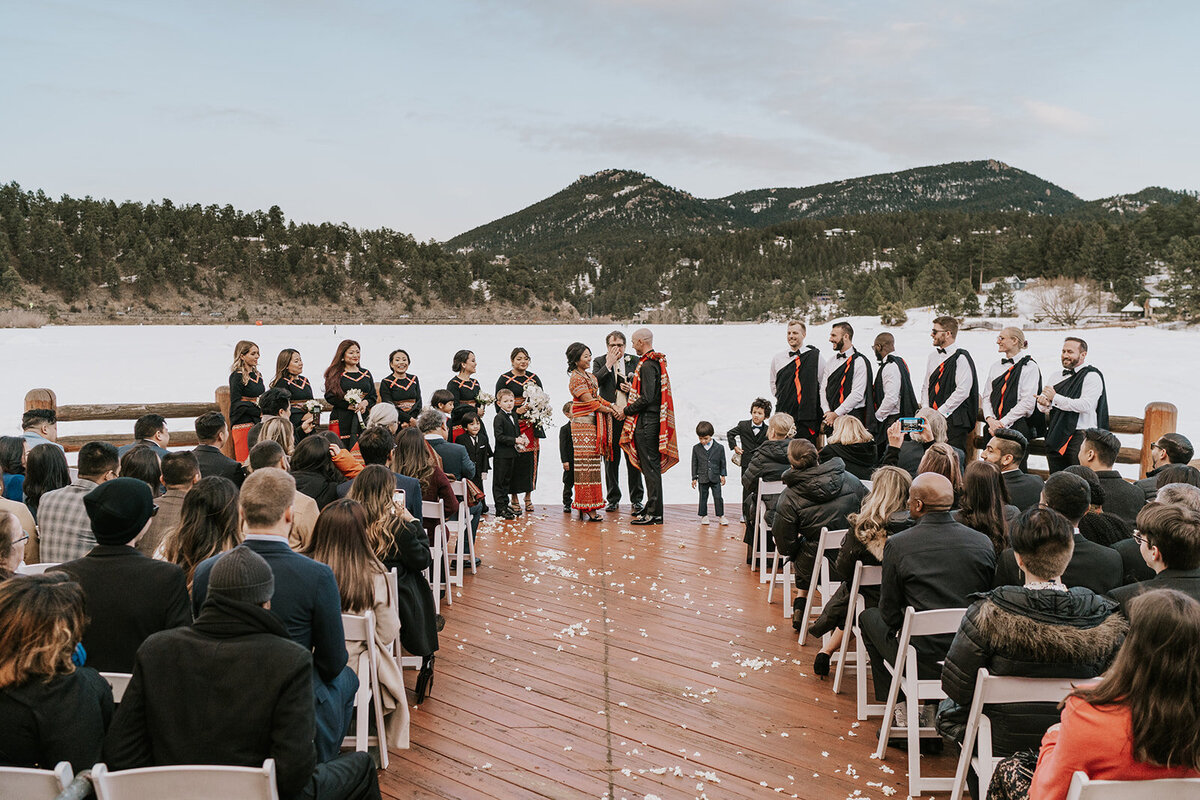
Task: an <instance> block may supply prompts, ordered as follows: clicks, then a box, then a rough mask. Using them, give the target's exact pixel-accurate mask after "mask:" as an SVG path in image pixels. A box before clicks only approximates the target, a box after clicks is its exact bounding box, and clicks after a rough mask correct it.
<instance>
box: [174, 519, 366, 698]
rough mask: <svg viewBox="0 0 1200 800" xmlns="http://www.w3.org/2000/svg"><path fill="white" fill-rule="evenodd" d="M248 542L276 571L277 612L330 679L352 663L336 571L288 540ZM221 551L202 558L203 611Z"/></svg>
mask: <svg viewBox="0 0 1200 800" xmlns="http://www.w3.org/2000/svg"><path fill="white" fill-rule="evenodd" d="M245 545H246V546H247V547H249V548H250V549H251V550H253V551H254V552H256V553H258V554H259V555H260V556H262V557H263V558H265V559H266V560H267V564H268V565H269V566H270V567H271V572H272V573H273V574H274V575H275V594H274V595H272V596H271V613H273V614H274V615H275V616H276V617H278V618H279V619H280V620H281V621H282V622H283V624H284V627H286V628H287V631H288V635H289V636H291V637H292V641H293V642H295V643H296V644H298V645H300V646H301V647H303V648H304V649H305V650H308V651H310V652H311V653H312V656H313V668H314V669H315V670H316V671H317V675H318V676H319V677H320V678H321V680H323V681H326V682H329V681H332V680H333V679H334V678H336V677H337V676H338V673H340V672H341V671H342V669H343V668H344V667H345V666H346V660H347V657H348V656H347V653H346V638H345V634H344V632H343V631H342V599H341V596H340V595H339V594H338V587H337V579H336V578H334V577H333V570H331V569H330V568H329V567H327V566H326V565H324V564H322V563H320V562H317V561H313V560H312V559H311V558H308V557H307V556H302V555H300V554H299V553H297V552H295V551H293V550H292V548H290V547H288V543H287V539H284V538H280V537H276V536H272V537H269V538H263V539H258V538H253V539H247V540H246V541H245ZM220 557H221V556H220V555H215V556H213V557H212V558H209V559H206V560H205V561H202V562H200V564H199V566H197V567H196V574H195V577H194V578H193V580H192V608H193V609H194V610H195V611H196V613H197V614H199V612H200V607H201V606H202V605H204V599H205V597H206V596H207V595H208V573H209V572H211V571H212V567H213V564H215V563H216V562H217V559H218V558H220Z"/></svg>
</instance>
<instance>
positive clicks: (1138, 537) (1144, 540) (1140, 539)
mask: <svg viewBox="0 0 1200 800" xmlns="http://www.w3.org/2000/svg"><path fill="white" fill-rule="evenodd" d="M1133 540H1134V541H1135V542H1137V543H1138V544H1144V545H1149V544H1150V539H1149V537H1147V536H1146V534H1144V533H1142V532H1141V531H1134V532H1133Z"/></svg>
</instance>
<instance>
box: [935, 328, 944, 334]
mask: <svg viewBox="0 0 1200 800" xmlns="http://www.w3.org/2000/svg"><path fill="white" fill-rule="evenodd" d="M945 332H946V329H945V328H934V329H933V331H932V333H945Z"/></svg>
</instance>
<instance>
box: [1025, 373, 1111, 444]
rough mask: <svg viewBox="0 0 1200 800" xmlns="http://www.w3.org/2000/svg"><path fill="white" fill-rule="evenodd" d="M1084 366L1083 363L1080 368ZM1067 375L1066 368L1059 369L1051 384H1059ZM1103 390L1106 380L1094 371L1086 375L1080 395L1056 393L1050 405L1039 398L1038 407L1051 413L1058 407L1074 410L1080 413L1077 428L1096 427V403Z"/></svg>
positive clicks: (1061, 409) (1076, 422) (1060, 409)
mask: <svg viewBox="0 0 1200 800" xmlns="http://www.w3.org/2000/svg"><path fill="white" fill-rule="evenodd" d="M1082 367H1083V365H1082V364H1081V365H1080V367H1079V368H1082ZM1067 377H1069V376H1068V375H1067V374H1066V372H1065V371H1064V370H1059V371H1058V374H1057V375H1056V376H1055V377H1054V380H1053V381H1051V382H1050V385H1051V386H1057V385H1058V384H1060V383H1062V381H1063V379H1064V378H1067ZM1103 390H1104V381H1102V380H1101V379H1100V374H1099V373H1097V372H1095V371H1092V372H1089V373H1088V374H1087V375H1086V376H1084V379H1083V391H1082V392H1081V393H1080V395H1079V397H1075V398H1073V397H1067V396H1065V395H1063V394H1055V395H1054V400H1053V401H1051V403H1050V404H1049V405H1046V404H1045V403H1043V402H1042V401H1040V400H1039V401H1038V404H1037V407H1038V408H1039V409H1041V410H1042V411H1043V412H1046V413H1049V411H1050V409H1052V408H1057V409H1058V410H1059V411H1074V412H1075V413H1077V414H1079V419H1077V420H1075V430H1077V431H1082V430H1087V429H1088V428H1094V427H1096V405H1097V404H1098V403H1099V402H1100V392H1101V391H1103Z"/></svg>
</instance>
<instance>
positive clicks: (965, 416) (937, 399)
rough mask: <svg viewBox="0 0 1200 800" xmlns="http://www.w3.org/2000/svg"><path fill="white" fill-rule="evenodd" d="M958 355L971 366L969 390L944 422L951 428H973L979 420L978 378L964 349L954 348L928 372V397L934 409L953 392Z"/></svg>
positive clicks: (955, 385) (956, 378) (972, 363)
mask: <svg viewBox="0 0 1200 800" xmlns="http://www.w3.org/2000/svg"><path fill="white" fill-rule="evenodd" d="M959 356H962V357H963V358H966V360H967V364H968V365H969V366H970V367H971V391H970V392H969V393H968V394H967V399H966V400H963V401H962V402H961V403H959V406H958V408H956V409H954V412H953V413H952V414H951V415H950V416H949V417H947V418H946V424H947V425H949V426H950V427H952V428H973V427H975V423H976V422H978V421H979V379H978V378H977V377H976V376H975V362H974V361H973V360H972V359H971V354H970V353H968V352H967V351H966V350H963V349H961V348H960V349H958V350H955V351H954V355H952V356H950V357H949V358H947V359H946V360H945V361H943V362H942V363H941V364H940V365H939V366H937V367H935V368H934V370H933V372H932V373H930V375H929V398H930V403H931V404H932V405H933V408H934V410H937V409H938V408H939V407H940V406H941V405H942V404H944V403H945V402H946V400H947V399H949V397H950V395H952V394H954V389H955V388H956V387H957V386H958V362H959ZM964 377H965V376H964Z"/></svg>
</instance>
